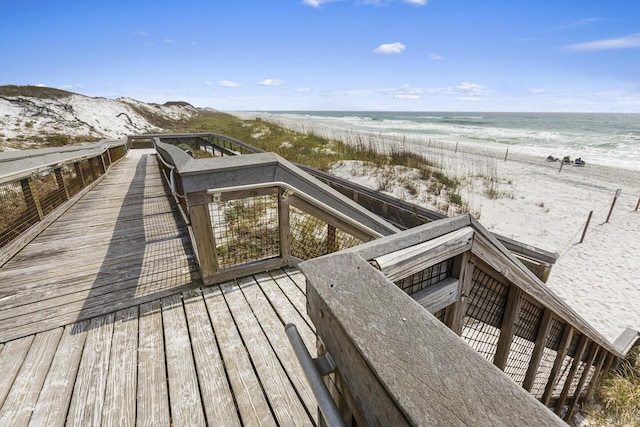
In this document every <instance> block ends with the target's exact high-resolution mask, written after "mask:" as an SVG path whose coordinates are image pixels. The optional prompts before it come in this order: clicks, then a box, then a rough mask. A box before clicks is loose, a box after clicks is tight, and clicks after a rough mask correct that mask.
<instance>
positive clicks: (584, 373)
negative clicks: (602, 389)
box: [564, 342, 600, 420]
mask: <svg viewBox="0 0 640 427" xmlns="http://www.w3.org/2000/svg"><path fill="white" fill-rule="evenodd" d="M599 349H600V346H598V345H597V344H596V343H595V342H594V343H593V344H592V345H591V351H590V352H589V356H588V357H587V361H586V363H585V365H584V369H583V370H582V375H580V381H578V385H577V386H576V391H575V392H574V393H573V398H572V399H571V403H569V408H568V409H567V414H566V415H565V416H564V419H565V420H570V419H571V417H572V416H573V411H574V410H575V409H576V404H577V403H578V400H580V394H582V387H584V383H585V382H586V381H587V377H588V376H589V371H591V366H592V365H593V360H594V359H595V358H596V355H597V354H598V350H599Z"/></svg>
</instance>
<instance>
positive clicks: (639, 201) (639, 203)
mask: <svg viewBox="0 0 640 427" xmlns="http://www.w3.org/2000/svg"><path fill="white" fill-rule="evenodd" d="M638 208H640V199H638V203H636V212H638Z"/></svg>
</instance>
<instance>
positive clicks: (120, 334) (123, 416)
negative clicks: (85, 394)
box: [102, 307, 138, 427]
mask: <svg viewBox="0 0 640 427" xmlns="http://www.w3.org/2000/svg"><path fill="white" fill-rule="evenodd" d="M137 355H138V307H130V308H127V309H124V310H121V311H118V312H117V313H116V314H115V323H114V325H113V340H112V344H111V358H110V360H109V376H108V377H107V387H106V390H105V396H104V409H103V411H102V424H104V425H117V426H121V427H126V426H133V425H135V422H136V383H137V374H138V358H137Z"/></svg>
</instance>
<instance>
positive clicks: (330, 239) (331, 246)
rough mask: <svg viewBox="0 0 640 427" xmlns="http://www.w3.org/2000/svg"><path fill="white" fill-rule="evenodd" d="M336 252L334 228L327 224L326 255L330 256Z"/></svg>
mask: <svg viewBox="0 0 640 427" xmlns="http://www.w3.org/2000/svg"><path fill="white" fill-rule="evenodd" d="M337 251H338V242H337V240H336V228H335V227H334V226H333V225H330V224H327V253H328V254H330V253H333V252H337Z"/></svg>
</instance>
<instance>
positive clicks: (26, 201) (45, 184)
mask: <svg viewBox="0 0 640 427" xmlns="http://www.w3.org/2000/svg"><path fill="white" fill-rule="evenodd" d="M126 151H127V146H126V143H125V141H101V142H99V143H96V144H91V145H83V146H73V147H64V148H44V149H35V150H22V151H5V152H2V153H0V265H2V264H4V263H5V262H6V261H7V260H9V259H10V258H11V257H12V256H13V255H15V254H16V253H17V252H18V251H19V250H20V249H22V248H23V247H24V245H26V244H27V243H28V242H29V241H30V240H31V239H33V238H34V237H35V236H36V235H37V234H38V233H40V232H41V231H42V230H44V228H46V227H47V226H48V225H49V224H51V223H52V222H53V221H54V220H55V219H57V218H58V217H59V216H60V215H61V214H62V213H63V212H64V211H65V210H66V209H67V208H68V207H69V206H70V205H72V204H73V203H74V202H75V201H76V200H78V199H79V198H80V197H81V196H82V195H83V194H84V193H85V192H86V191H88V189H90V188H91V187H92V186H93V185H95V183H96V182H97V181H98V180H99V179H100V178H101V176H102V175H103V174H104V173H106V171H107V170H108V169H109V168H110V167H111V165H112V164H113V163H114V162H116V161H117V160H119V159H120V158H122V157H123V156H124V155H125V154H126Z"/></svg>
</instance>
